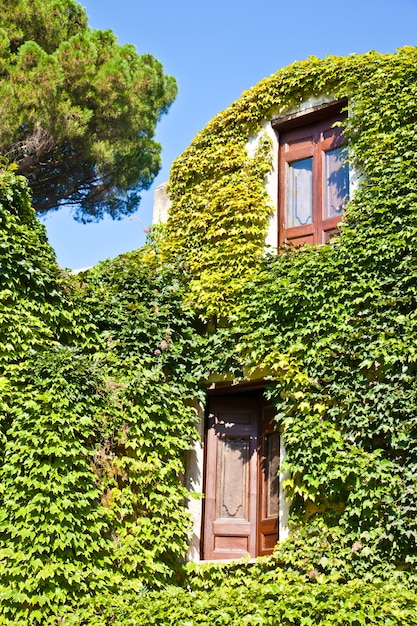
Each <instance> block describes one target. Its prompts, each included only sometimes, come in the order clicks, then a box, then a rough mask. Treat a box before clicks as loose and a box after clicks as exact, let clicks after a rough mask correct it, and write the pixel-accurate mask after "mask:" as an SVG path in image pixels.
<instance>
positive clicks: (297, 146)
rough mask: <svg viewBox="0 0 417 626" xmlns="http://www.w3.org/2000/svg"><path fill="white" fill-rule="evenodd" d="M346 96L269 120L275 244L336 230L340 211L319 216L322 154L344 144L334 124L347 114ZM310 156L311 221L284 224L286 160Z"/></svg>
mask: <svg viewBox="0 0 417 626" xmlns="http://www.w3.org/2000/svg"><path fill="white" fill-rule="evenodd" d="M346 108H347V100H346V99H344V100H337V101H333V102H329V103H325V104H322V105H320V106H317V107H314V108H311V109H307V110H305V111H299V112H297V113H294V114H292V115H289V116H286V117H285V118H281V119H277V120H275V121H274V122H272V127H273V128H274V130H275V132H276V133H277V135H278V143H279V148H278V247H282V246H283V245H304V244H306V243H308V244H321V243H327V242H328V241H329V239H330V237H331V235H332V234H333V233H336V232H337V225H338V223H339V222H340V219H341V217H340V215H337V216H333V217H330V218H325V217H324V216H323V193H324V188H323V187H324V184H323V174H324V160H323V157H324V155H325V154H326V152H327V151H329V150H331V149H333V148H337V147H340V146H344V145H346V140H345V138H344V137H343V127H340V126H335V123H336V122H343V121H344V120H345V119H346V117H347V111H346ZM304 158H311V159H312V198H313V199H312V221H311V223H308V224H306V225H304V226H303V225H302V226H292V227H290V226H288V224H287V213H288V211H287V194H288V191H287V185H288V166H289V164H291V163H293V162H296V161H299V160H302V159H304Z"/></svg>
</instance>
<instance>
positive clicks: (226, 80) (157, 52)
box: [43, 0, 417, 269]
mask: <svg viewBox="0 0 417 626" xmlns="http://www.w3.org/2000/svg"><path fill="white" fill-rule="evenodd" d="M81 4H82V5H83V6H84V7H85V8H86V11H87V14H88V16H89V18H90V19H89V22H90V25H91V26H92V27H93V28H98V29H111V30H113V31H114V32H115V33H116V35H117V36H118V38H119V43H121V44H123V43H133V44H135V46H136V48H137V50H138V52H139V53H140V54H142V53H145V52H149V53H151V54H153V55H154V56H155V57H157V58H158V59H159V60H160V61H161V62H162V64H163V66H164V69H165V72H166V73H167V74H170V75H173V76H175V77H176V79H177V82H178V87H179V94H178V97H177V99H176V101H175V102H174V104H173V105H172V107H171V109H170V111H169V112H168V114H167V115H166V116H164V117H163V119H162V121H161V122H160V124H159V125H158V128H157V140H158V141H159V142H160V143H161V144H162V146H163V152H162V159H163V166H162V169H161V171H160V173H159V175H158V177H157V178H156V179H155V182H154V184H153V185H152V188H151V189H150V190H149V191H147V192H144V193H143V194H142V202H141V205H140V207H139V209H138V211H137V213H136V214H135V215H134V216H132V217H131V218H126V219H124V220H120V221H113V220H110V219H105V220H103V221H101V222H98V223H94V224H89V225H83V224H78V223H77V222H75V220H74V219H73V218H72V217H71V213H70V211H69V210H68V209H67V208H63V209H61V210H59V211H57V212H54V213H51V214H49V215H48V216H47V217H46V218H44V219H43V222H44V224H45V225H46V228H47V231H48V237H49V241H50V243H51V244H52V246H53V247H54V248H55V251H56V254H57V260H58V263H59V264H60V265H61V266H63V267H67V268H72V269H76V268H82V267H88V266H90V265H94V264H95V263H97V262H98V261H101V260H104V259H106V258H113V257H115V256H117V255H118V254H121V253H123V252H127V251H128V250H133V249H135V248H138V247H140V246H141V245H142V244H143V242H144V239H145V234H144V229H145V228H146V227H147V226H149V225H150V223H151V221H152V205H153V193H154V189H155V188H156V187H157V186H158V185H159V184H160V183H162V182H164V181H166V180H167V179H168V177H169V169H170V164H171V162H172V161H173V159H175V158H176V157H177V156H178V155H180V154H181V152H182V151H183V150H184V149H185V148H186V147H187V146H188V145H189V143H190V142H191V140H192V139H193V137H194V135H196V133H197V132H198V131H199V130H201V129H202V128H203V127H204V126H205V125H206V123H207V122H208V121H209V120H210V119H211V118H212V117H213V116H214V115H215V114H216V113H218V112H219V111H221V110H223V109H225V108H226V107H227V106H229V104H231V103H232V102H233V101H234V100H236V99H237V98H239V96H240V94H241V93H242V92H243V91H245V90H246V89H249V88H250V87H252V86H253V85H255V84H256V83H257V82H259V81H260V80H262V78H264V77H266V76H269V75H270V74H272V73H274V72H275V71H276V70H278V69H279V68H281V67H285V66H286V65H289V64H290V63H292V62H293V61H296V60H301V59H304V58H306V57H308V56H310V55H313V56H317V57H324V56H326V55H328V54H332V55H347V54H350V53H353V52H357V53H362V52H367V51H369V50H377V51H379V52H394V51H395V50H396V49H397V48H400V47H402V46H405V45H417V0H350V1H349V2H337V1H335V0H333V1H331V0H315V1H313V0H297V1H293V2H291V1H289V0H285V2H284V1H283V0H275V1H272V0H256V2H249V0H240V1H239V2H238V1H237V0H210V1H204V0H176V1H173V0H147V1H146V2H144V1H142V0H81Z"/></svg>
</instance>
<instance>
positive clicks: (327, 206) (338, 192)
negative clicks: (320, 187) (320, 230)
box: [323, 147, 349, 219]
mask: <svg viewBox="0 0 417 626" xmlns="http://www.w3.org/2000/svg"><path fill="white" fill-rule="evenodd" d="M345 151H346V148H344V147H340V148H335V149H334V150H329V151H328V152H325V153H324V163H325V167H324V176H325V178H324V187H325V188H324V203H323V219H327V218H328V217H334V216H337V215H341V213H342V209H343V206H344V205H345V204H346V202H347V201H348V199H349V168H348V165H347V163H346V161H345V159H344V158H343V157H344V152H345Z"/></svg>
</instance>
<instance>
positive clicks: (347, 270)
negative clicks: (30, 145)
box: [0, 48, 417, 625]
mask: <svg viewBox="0 0 417 626" xmlns="http://www.w3.org/2000/svg"><path fill="white" fill-rule="evenodd" d="M416 79H417V50H416V49H415V48H405V49H403V50H400V51H398V52H397V53H396V54H392V55H380V54H377V53H369V54H366V55H352V56H349V57H346V58H336V57H327V58H326V59H323V60H320V59H315V58H311V59H307V60H306V61H303V62H300V63H296V64H294V65H292V66H290V67H288V68H285V69H283V70H280V71H279V72H278V73H277V74H275V75H274V76H271V77H270V78H268V79H266V80H265V81H262V82H261V83H260V84H259V85H257V86H256V87H255V88H253V89H252V90H250V91H249V92H247V93H245V94H243V96H242V98H241V99H240V100H238V101H237V102H236V103H234V104H233V105H232V106H231V107H230V108H229V109H227V110H226V111H225V112H223V113H220V114H219V115H218V116H217V117H216V118H215V119H214V120H213V121H212V122H210V123H209V124H208V126H207V127H206V128H205V129H204V130H203V131H201V133H199V135H197V137H196V138H195V140H194V141H193V143H192V144H191V146H190V147H189V148H188V149H187V150H186V151H185V152H184V154H183V155H182V156H181V157H180V158H179V159H177V161H176V162H175V163H174V165H173V168H172V174H171V180H170V195H171V198H172V202H173V204H172V207H171V213H170V220H169V222H168V224H167V226H166V229H165V230H162V232H161V231H159V230H156V231H155V232H154V233H153V234H152V236H151V237H150V240H149V242H148V244H147V245H146V246H145V247H144V248H143V249H142V250H139V251H135V252H132V253H130V254H127V255H123V256H121V257H119V258H117V259H115V260H114V261H109V262H105V263H103V264H100V265H99V266H97V267H96V268H94V269H93V270H91V271H89V272H88V273H85V274H81V275H79V276H77V277H70V276H66V275H65V274H63V273H62V272H61V271H60V270H59V269H58V267H57V266H56V263H55V258H54V254H53V251H52V250H51V249H50V247H49V246H48V244H47V241H46V238H45V232H44V229H43V227H42V226H41V225H39V223H38V222H37V220H36V218H35V215H34V212H33V210H32V209H31V207H30V198H29V196H28V193H27V189H26V187H25V184H24V181H23V180H22V179H21V178H19V177H15V176H14V174H13V172H12V171H9V170H4V169H3V170H2V173H1V177H0V218H1V223H0V257H1V274H0V286H1V291H0V297H1V299H0V307H1V308H0V313H1V315H0V325H1V334H0V386H1V396H0V399H1V440H0V454H1V465H0V500H1V513H0V532H1V543H0V593H1V598H2V601H1V609H0V624H11V623H13V624H19V623H20V624H28V623H29V624H56V623H67V624H107V623H108V624H111V623H112V624H116V623H117V624H124V625H125V624H126V625H127V624H142V623H146V622H149V623H152V622H151V619H154V615H156V616H157V617H155V620H156V619H158V620H159V621H158V622H155V620H154V622H153V623H160V624H172V623H173V624H175V623H178V624H181V623H185V622H186V621H187V620H188V622H190V620H192V619H194V618H193V615H195V616H196V617H195V623H207V619H210V620H211V621H209V623H213V624H215V623H219V624H220V623H234V622H233V619H235V618H236V620H240V623H248V624H250V623H265V624H267V623H271V624H272V623H276V622H277V620H281V623H288V624H291V623H292V624H297V623H306V624H308V623H312V624H314V623H315V622H314V621H311V620H310V622H309V621H306V620H307V619H308V615H311V614H313V615H316V616H318V617H317V620H319V619H321V618H320V615H321V616H323V615H324V613H323V611H324V610H325V608H324V605H327V606H329V605H330V604H331V606H332V607H333V608H334V613H333V615H335V616H337V615H342V614H341V613H340V612H338V609H337V607H339V608H340V607H341V606H342V605H343V610H344V611H345V613H343V615H344V616H345V617H344V618H343V619H344V620H345V621H342V618H340V620H339V622H340V623H341V624H356V623H359V624H361V623H368V622H366V619H368V620H369V623H381V624H383V623H392V624H400V623H407V620H411V621H409V623H413V619H414V618H413V617H412V616H414V617H415V613H416V607H415V603H414V604H413V601H412V594H410V592H407V591H404V588H405V586H407V585H408V586H410V585H411V586H413V585H414V584H415V580H416V578H415V564H416V557H417V523H416V519H417V516H416V513H417V511H416V495H417V493H416V492H417V484H416V475H417V449H416V436H417V422H416V419H417V417H416V415H417V412H416V405H417V396H416V392H417V387H416V380H417V377H416V370H417V349H416V348H417V346H416V324H417V317H416V298H417V244H416V241H417V239H416V235H417V152H416V149H415V146H416V145H417V143H416V140H417V124H416V121H417V80H416ZM312 96H314V97H326V98H327V97H334V98H342V97H347V98H348V102H349V118H348V124H347V130H346V135H347V136H348V139H349V150H350V158H351V160H352V164H353V166H354V168H355V170H356V171H357V172H359V173H360V179H361V182H360V185H359V186H358V188H357V190H356V192H355V194H354V197H353V198H352V200H351V201H350V203H349V205H348V207H347V208H346V212H345V216H344V219H343V223H342V227H341V231H340V235H339V237H338V238H337V240H336V241H335V242H334V243H333V244H331V245H325V246H319V247H309V248H305V249H298V250H289V251H286V252H285V253H283V254H281V255H279V256H276V255H275V254H272V255H268V254H267V253H266V252H265V248H264V241H265V236H266V233H267V230H268V222H269V218H270V214H271V211H272V210H273V207H272V205H271V201H270V197H269V196H268V194H267V192H266V188H265V178H266V176H267V175H268V172H269V171H270V169H271V167H272V165H273V164H272V163H271V158H270V143H269V141H268V139H267V138H265V140H264V141H261V142H260V144H259V147H258V151H257V152H256V153H255V154H252V155H249V153H248V152H247V149H246V145H247V142H248V139H249V138H250V137H251V136H253V135H255V134H256V133H258V132H259V131H260V130H261V129H262V127H263V125H264V124H265V123H266V122H267V120H268V119H271V118H273V117H276V116H278V115H281V114H285V112H286V111H289V110H294V109H296V108H297V106H299V104H300V103H301V102H305V101H306V100H308V99H309V98H310V97H312ZM255 370H257V371H259V370H263V371H264V372H267V373H268V375H267V376H268V380H269V387H268V394H269V396H270V398H271V400H272V401H273V402H274V403H275V405H276V406H277V411H278V419H277V426H278V425H281V426H282V427H283V428H284V432H285V442H286V449H287V459H286V466H285V469H286V470H287V472H288V480H287V484H286V486H287V490H288V495H289V496H290V497H291V498H292V510H291V519H290V524H291V534H290V537H289V539H288V540H287V541H286V542H284V543H283V544H281V545H279V546H278V547H277V549H276V551H275V554H274V556H273V557H272V558H271V559H268V560H267V562H266V563H265V565H261V566H260V569H259V568H254V569H252V570H250V569H249V570H248V571H246V572H245V573H244V574H242V573H237V574H235V573H233V572H230V579H229V582H228V585H229V586H228V587H227V591H228V593H227V599H226V596H225V595H224V594H223V589H224V580H225V577H224V574H223V573H222V570H220V572H218V570H217V569H216V568H213V569H212V570H211V571H210V572H209V573H205V571H204V570H201V569H200V570H199V569H198V568H197V570H196V572H194V574H191V575H190V574H188V575H187V574H186V571H185V569H184V567H183V559H184V555H185V551H186V548H187V545H188V533H189V529H190V526H189V519H188V514H187V510H186V499H187V497H188V494H187V493H186V490H185V489H184V487H183V472H184V459H185V455H186V452H187V450H188V449H189V448H190V446H192V444H193V441H194V440H195V438H196V430H195V425H196V417H197V416H196V412H195V410H194V408H193V406H194V403H195V401H196V400H198V399H203V398H204V391H205V386H206V384H207V383H206V381H207V380H208V379H209V377H210V375H211V374H213V373H216V374H217V375H224V376H226V375H227V376H232V377H233V378H234V379H235V380H239V379H242V378H243V371H245V372H250V371H253V372H254V371H255ZM251 572H252V573H251ZM227 574H228V572H226V575H227ZM187 576H188V577H187ZM184 577H186V578H185V585H184V589H183V590H181V591H179V589H178V585H181V584H182V583H183V581H184ZM358 578H359V579H360V580H358ZM387 580H388V581H390V586H389V587H384V585H385V584H386V583H385V582H382V581H387ZM259 581H262V585H263V587H262V588H263V589H264V590H265V593H264V594H261V593H260V587H259ZM349 581H350V582H349ZM168 583H170V584H171V585H177V586H176V587H175V589H176V591H175V590H174V591H173V590H172V589H168V590H167V589H166V588H165V585H167V584H168ZM345 583H346V585H347V586H344V587H343V588H342V587H340V585H341V584H343V585H344V584H345ZM295 584H296V588H297V590H298V591H297V593H298V592H299V594H300V598H301V597H302V598H304V600H303V601H301V600H300V603H298V604H297V602H296V601H295V600H294V597H293V596H291V593H292V592H291V589H292V590H293V591H294V585H295ZM234 585H235V587H234ZM309 585H310V587H308V586H309ZM311 585H317V589H316V587H314V591H312V587H311ZM378 585H382V589H384V590H385V592H381V591H380V589H379V587H378ZM393 585H394V587H393ZM150 588H151V589H153V590H154V591H152V593H151V592H150V591H149V589H150ZM159 588H162V591H160V592H158V591H157V590H158V589H159ZM393 588H395V595H396V601H395V602H394V603H391V604H390V605H389V606H388V604H387V602H386V594H387V593H390V594H391V595H392V594H393V593H394V592H393V591H392V589H393ZM233 589H236V591H233ZM229 591H230V593H229ZM280 593H282V594H283V596H282V597H283V598H284V599H285V598H286V602H287V603H286V604H285V602H284V600H282V601H281V600H279V599H278V598H279V596H280ZM222 594H223V595H222ZM323 594H324V595H323ZM176 598H178V600H176ZM216 598H220V599H221V600H220V604H221V612H220V613H219V612H217V613H216V612H215V611H216V610H217V609H215V608H213V607H214V605H216V606H217V604H216V602H217V600H216ZM260 598H262V601H263V605H262V607H261V606H260V605H259V602H260V600H259V599H260ZM291 598H292V600H291V601H292V604H291V611H292V612H291V611H290V612H289V613H288V611H287V609H288V602H289V600H290V599H291ZM323 598H325V600H323ZM352 598H354V603H353V604H354V606H353V608H352V602H353V600H352ZM257 599H258V608H256V602H257ZM271 599H272V600H273V602H270V600H271ZM213 603H214V604H213ZM227 603H229V604H227ZM349 603H350V604H349ZM364 603H365V604H366V605H367V606H365V604H364ZM372 603H373V605H372V606H374V607H376V608H375V611H374V612H373V613H372V612H370V611H369V606H370V605H371V604H372ZM194 604H195V605H194ZM198 607H199V608H198ZM312 607H313V608H312ZM355 607H356V608H355ZM245 608H246V612H245ZM197 609H198V610H197ZM209 609H210V611H211V613H210V614H209V613H208V610H209ZM313 609H314V611H315V613H314V612H313ZM219 610H220V609H219ZM288 610H289V609H288ZM332 610H333V609H332ZM268 611H269V612H268ZM378 611H380V614H379V613H378ZM170 612H171V613H172V615H174V617H175V616H176V617H175V619H177V622H175V621H173V618H172V615H171V614H170ZM371 613H372V615H371ZM225 615H226V616H227V615H228V616H229V617H227V619H229V621H227V619H226V617H224V616H225ZM388 618H389V620H390V621H387V620H388ZM262 619H263V620H264V621H263V622H262V621H260V620H262ZM337 619H339V617H337ZM170 620H171V621H170ZM181 620H182V621H181ZM205 620H206V621H205ZM222 620H223V621H222ZM251 620H252V621H251ZM256 620H257V621H256ZM268 620H270V621H268ZM274 620H275V622H274ZM284 620H286V621H284ZM297 620H298V621H297ZM302 620H304V621H302ZM334 620H336V617H334ZM349 620H350V621H349ZM355 620H356V621H355ZM364 620H365V621H364ZM372 620H373V621H372ZM401 620H403V621H401ZM404 620H405V621H404ZM414 621H415V620H414ZM339 622H336V621H334V623H339ZM191 623H193V622H191ZM235 623H239V621H235ZM317 623H320V622H317ZM323 623H325V622H323Z"/></svg>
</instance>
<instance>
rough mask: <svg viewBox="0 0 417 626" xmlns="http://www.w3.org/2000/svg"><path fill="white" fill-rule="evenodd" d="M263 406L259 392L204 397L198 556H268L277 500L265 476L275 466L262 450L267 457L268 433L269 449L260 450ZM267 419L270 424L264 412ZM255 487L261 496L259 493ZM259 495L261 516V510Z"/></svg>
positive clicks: (272, 484)
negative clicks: (203, 465)
mask: <svg viewBox="0 0 417 626" xmlns="http://www.w3.org/2000/svg"><path fill="white" fill-rule="evenodd" d="M264 409H265V400H264V399H263V396H262V394H261V393H260V392H252V393H251V394H247V393H245V394H236V395H232V396H219V397H211V398H210V400H209V406H208V420H207V432H206V471H205V514H204V529H203V532H204V543H203V558H204V559H230V558H240V557H242V556H245V555H249V556H252V557H253V556H257V555H258V554H269V553H270V552H271V551H272V549H273V547H274V545H275V543H276V541H277V535H278V530H277V528H278V526H277V520H278V514H277V511H278V500H277V493H275V492H274V489H275V482H274V479H273V478H272V475H271V472H273V471H275V469H276V468H275V465H273V463H269V461H268V458H269V457H268V454H269V456H271V454H272V456H273V450H276V445H277V443H276V440H275V439H274V437H273V435H270V434H268V436H269V437H270V439H268V443H267V444H266V445H268V446H269V453H268V451H267V452H266V458H267V460H266V461H265V459H264V457H265V455H264V453H263V451H262V450H263V449H261V448H262V441H263V439H262V438H263V437H264V436H266V435H265V434H264V431H265V433H266V429H265V428H264V426H263V421H264ZM267 421H268V424H270V423H271V414H270V413H268V418H267ZM274 446H275V448H274ZM262 463H263V464H264V465H265V467H266V466H268V469H267V472H269V474H268V478H265V481H264V482H265V485H266V487H261V482H262V481H260V476H261V475H262V476H263V474H262V472H263V470H262V466H261V464H262ZM277 480H278V479H277ZM262 484H263V483H262ZM261 489H262V494H265V496H263V495H261ZM266 489H268V491H265V490H266ZM263 497H264V498H265V506H266V507H267V509H266V510H267V515H266V516H265V515H264V514H263V513H261V509H262V506H264V505H263V503H262V502H263V500H262V498H263ZM274 498H275V500H274ZM274 511H275V513H276V515H275V519H273V515H274V514H275V513H273V512H274ZM261 518H262V522H261V526H260V525H259V523H260V522H259V520H261ZM263 518H265V519H263ZM260 532H261V534H262V538H261V539H260V538H259V537H260V536H259V533H260Z"/></svg>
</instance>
